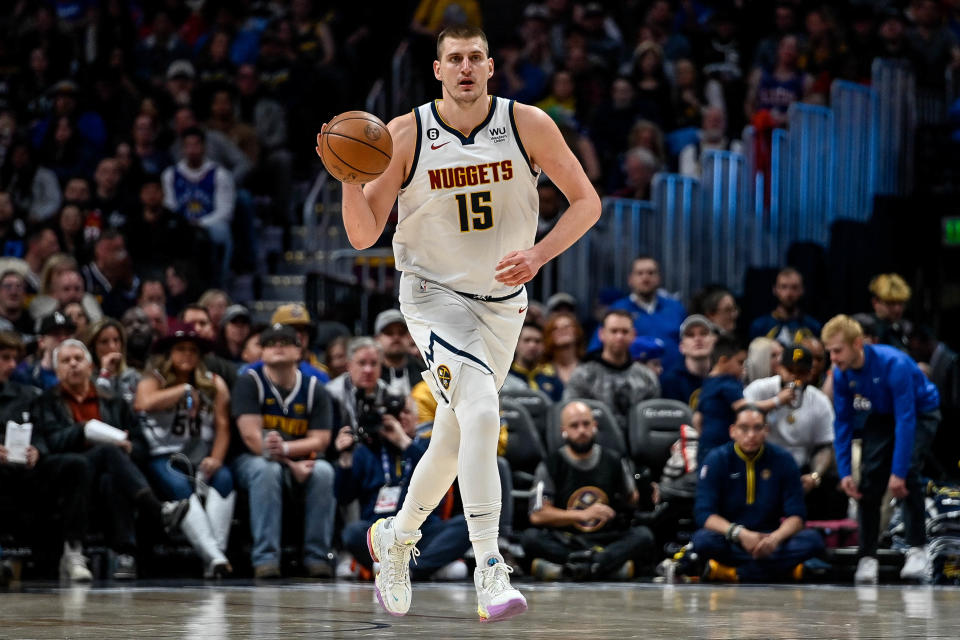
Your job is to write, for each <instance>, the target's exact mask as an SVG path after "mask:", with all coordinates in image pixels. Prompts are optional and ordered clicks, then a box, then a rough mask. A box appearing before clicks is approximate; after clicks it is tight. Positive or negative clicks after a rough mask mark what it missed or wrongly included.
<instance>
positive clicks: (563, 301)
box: [547, 291, 577, 313]
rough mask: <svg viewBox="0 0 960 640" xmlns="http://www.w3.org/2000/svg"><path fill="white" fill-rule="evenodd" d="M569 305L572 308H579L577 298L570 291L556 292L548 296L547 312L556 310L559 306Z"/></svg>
mask: <svg viewBox="0 0 960 640" xmlns="http://www.w3.org/2000/svg"><path fill="white" fill-rule="evenodd" d="M561 306H568V307H570V308H571V309H576V308H577V299H576V298H574V297H573V296H572V295H570V294H569V293H564V292H563V291H561V292H560V293H555V294H553V295H552V296H550V297H549V298H547V313H552V312H554V311H556V309H557V307H561Z"/></svg>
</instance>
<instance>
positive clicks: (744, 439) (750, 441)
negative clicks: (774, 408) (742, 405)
mask: <svg viewBox="0 0 960 640" xmlns="http://www.w3.org/2000/svg"><path fill="white" fill-rule="evenodd" d="M730 437H731V438H732V439H733V441H734V442H736V443H737V444H738V445H739V446H740V450H741V451H743V452H744V453H746V454H752V453H756V452H757V451H759V450H760V447H761V446H763V442H764V440H766V439H767V423H766V420H765V419H764V417H763V414H762V413H760V412H759V411H741V412H740V413H738V414H737V421H736V422H734V423H733V424H732V425H731V426H730Z"/></svg>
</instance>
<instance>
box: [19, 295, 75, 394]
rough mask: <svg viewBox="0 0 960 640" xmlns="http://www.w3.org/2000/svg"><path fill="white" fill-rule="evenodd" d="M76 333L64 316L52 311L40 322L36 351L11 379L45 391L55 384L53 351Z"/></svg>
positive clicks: (69, 320)
mask: <svg viewBox="0 0 960 640" xmlns="http://www.w3.org/2000/svg"><path fill="white" fill-rule="evenodd" d="M76 331H77V325H76V324H74V322H73V320H71V319H70V318H69V317H68V316H67V315H66V314H63V313H60V312H59V311H54V312H53V313H51V314H50V315H48V316H44V318H43V319H42V320H40V330H39V334H40V337H39V338H38V339H37V351H36V353H34V354H33V355H32V356H29V357H27V358H26V359H24V360H23V361H22V362H20V364H19V365H18V366H17V370H16V371H15V372H14V374H13V379H14V380H16V381H17V382H19V383H21V384H25V385H30V386H33V387H37V388H38V389H42V390H44V391H45V390H47V389H49V388H51V387H53V386H56V384H57V373H56V371H54V366H53V350H54V349H56V348H57V346H58V345H59V344H60V343H61V342H63V341H64V340H66V339H67V338H72V337H73V334H74V333H76Z"/></svg>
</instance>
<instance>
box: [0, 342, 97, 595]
mask: <svg viewBox="0 0 960 640" xmlns="http://www.w3.org/2000/svg"><path fill="white" fill-rule="evenodd" d="M23 350H24V347H23V341H22V340H21V339H20V335H19V334H18V333H16V332H13V331H2V332H0V443H2V442H6V430H7V421H8V420H11V421H13V422H15V423H17V424H22V423H23V422H24V419H23V418H24V417H27V418H28V420H27V421H29V414H27V415H26V416H24V412H25V411H29V409H30V403H31V402H32V401H33V399H34V398H36V397H37V396H38V395H39V393H40V392H39V391H38V390H37V389H35V388H34V387H26V386H23V385H20V384H18V383H16V382H12V381H11V380H10V374H11V373H13V370H14V368H15V367H16V366H17V360H18V359H19V358H21V357H22V356H23ZM10 453H11V452H10V451H8V450H7V449H6V448H5V447H4V446H3V445H2V444H0V498H4V499H9V500H11V501H12V503H13V508H14V509H15V513H17V515H18V516H21V517H18V518H10V520H9V521H8V522H7V523H5V524H4V525H3V530H4V532H5V533H14V532H19V531H11V530H9V529H8V526H7V525H10V526H11V527H17V526H18V525H21V524H22V520H23V518H22V514H23V513H24V512H28V511H34V512H36V513H37V514H38V515H42V514H53V513H57V514H60V517H61V519H62V524H61V528H62V535H63V555H61V556H60V577H61V578H62V579H64V580H67V581H69V582H88V581H90V580H92V579H93V575H92V574H91V573H90V570H89V569H88V568H87V561H86V558H84V557H83V547H82V544H81V543H82V541H83V537H84V535H86V532H87V487H88V486H89V482H90V481H89V467H88V466H87V462H86V460H84V459H83V457H82V456H80V455H78V454H75V453H63V454H54V455H50V454H49V452H48V451H47V447H46V443H44V442H43V438H42V437H41V436H40V431H39V430H38V429H34V430H33V432H32V433H31V434H30V446H29V447H27V452H26V461H17V462H14V461H13V460H11V459H10ZM23 533H25V534H27V535H29V534H30V533H32V532H31V531H26V532H23Z"/></svg>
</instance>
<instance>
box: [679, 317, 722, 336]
mask: <svg viewBox="0 0 960 640" xmlns="http://www.w3.org/2000/svg"><path fill="white" fill-rule="evenodd" d="M698 325H699V326H702V327H706V328H707V331H713V329H714V327H713V323H712V322H710V321H709V320H707V316H703V315H700V314H699V313H694V314H693V315H690V316H687V319H686V320H684V321H683V322H682V323H681V324H680V335H681V336H682V335H683V334H685V333H686V332H687V329H689V328H690V327H696V326H698Z"/></svg>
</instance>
